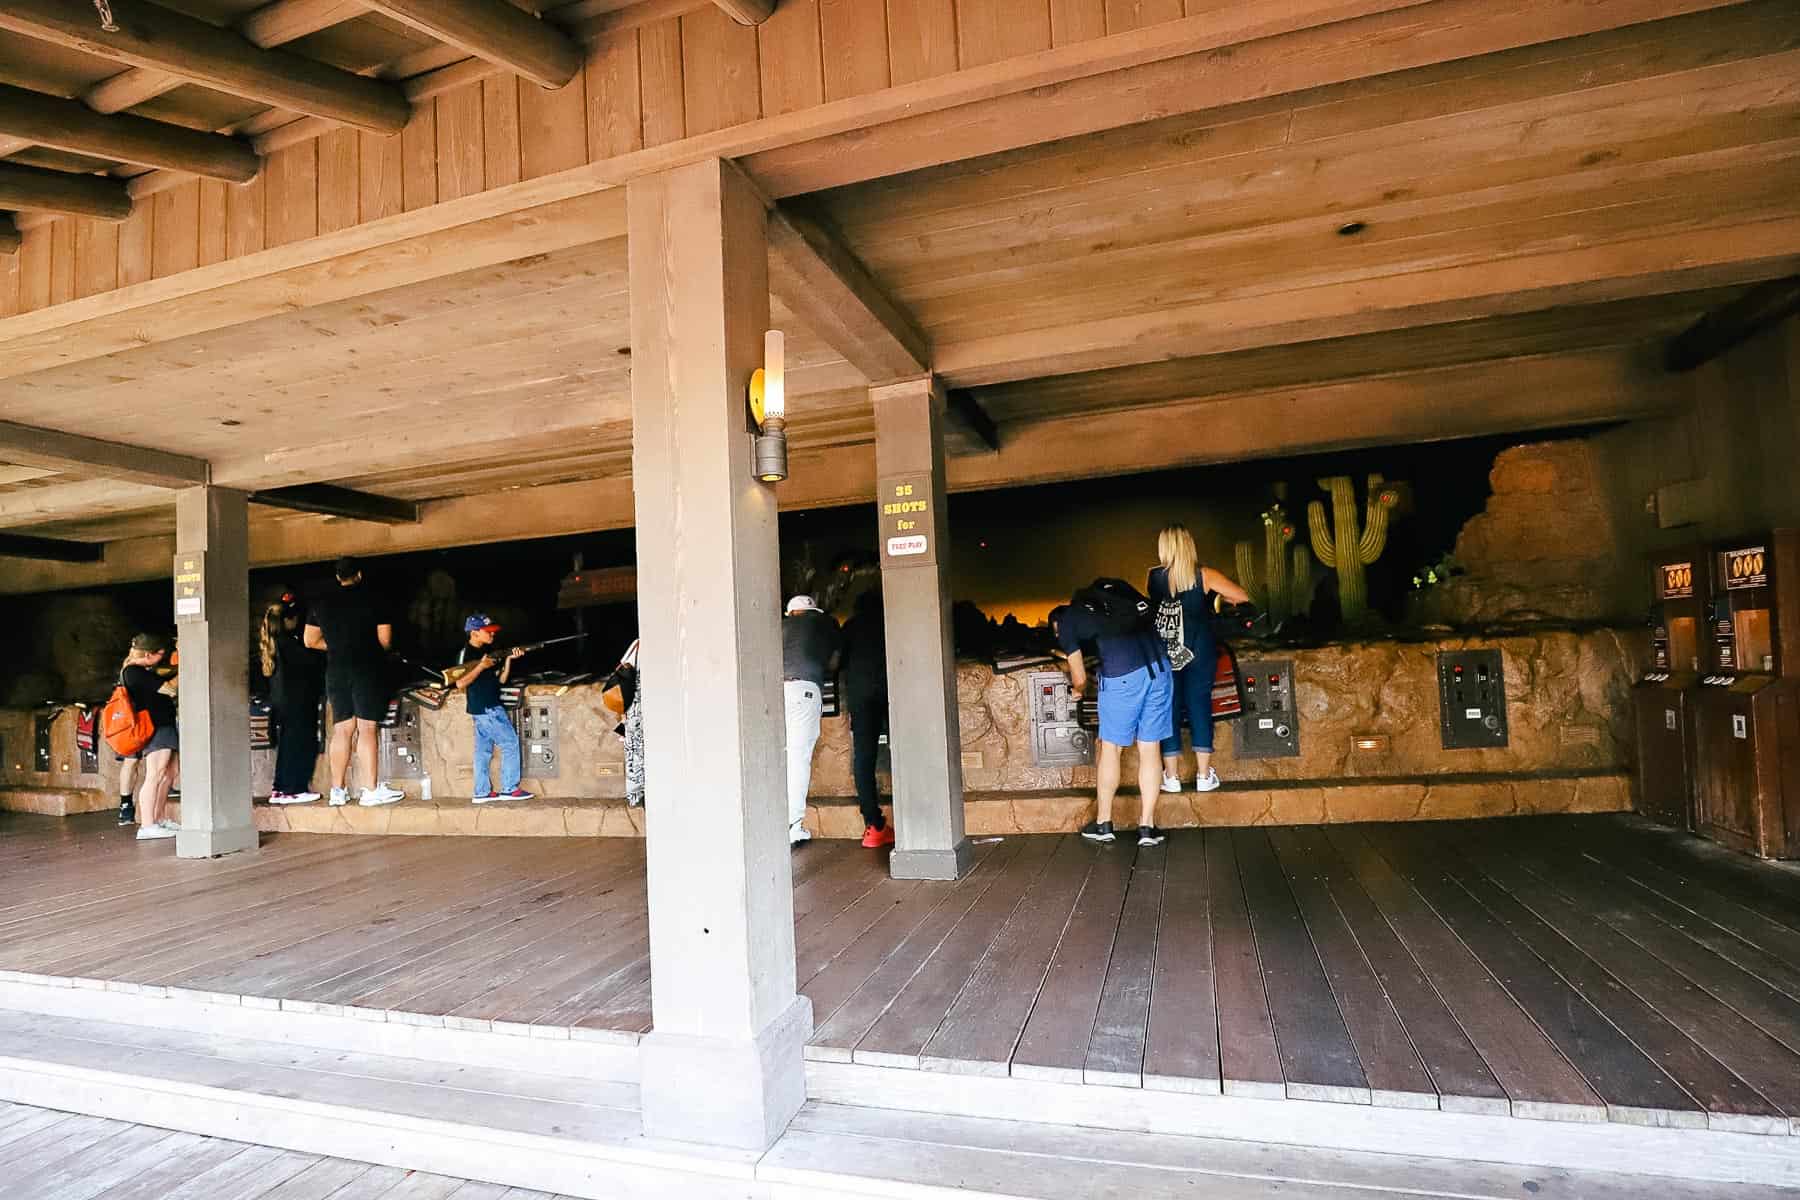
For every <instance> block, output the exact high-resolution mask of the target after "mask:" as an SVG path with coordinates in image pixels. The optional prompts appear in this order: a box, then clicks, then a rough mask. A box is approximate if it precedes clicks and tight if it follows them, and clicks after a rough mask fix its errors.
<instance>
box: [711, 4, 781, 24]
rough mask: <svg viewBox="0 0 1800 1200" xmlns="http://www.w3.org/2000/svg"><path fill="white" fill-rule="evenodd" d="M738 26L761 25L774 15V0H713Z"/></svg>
mask: <svg viewBox="0 0 1800 1200" xmlns="http://www.w3.org/2000/svg"><path fill="white" fill-rule="evenodd" d="M713 3H715V4H717V5H718V6H719V9H720V11H721V12H723V13H724V14H725V15H726V16H728V17H730V18H731V19H732V20H734V21H736V22H737V23H738V24H739V25H761V24H762V23H763V22H764V21H766V20H768V19H769V18H770V17H772V16H774V15H775V0H713Z"/></svg>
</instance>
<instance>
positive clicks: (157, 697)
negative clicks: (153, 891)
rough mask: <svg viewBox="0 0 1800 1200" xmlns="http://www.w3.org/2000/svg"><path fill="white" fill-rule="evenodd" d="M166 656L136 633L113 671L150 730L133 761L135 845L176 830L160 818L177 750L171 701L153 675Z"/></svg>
mask: <svg viewBox="0 0 1800 1200" xmlns="http://www.w3.org/2000/svg"><path fill="white" fill-rule="evenodd" d="M168 656H169V639H168V638H166V637H163V636H162V635H161V634H158V633H140V634H138V635H137V636H136V637H134V638H132V639H131V650H130V652H129V653H127V654H126V655H125V661H124V663H123V664H121V666H120V668H119V682H120V684H122V685H123V686H124V688H125V691H126V694H127V695H129V696H130V697H131V707H132V708H133V709H134V710H135V711H137V712H140V713H148V714H149V716H150V725H151V728H152V730H154V732H153V734H152V735H151V738H150V740H149V741H148V742H146V743H145V744H144V748H143V749H142V750H140V751H139V752H138V759H139V761H140V762H142V763H143V764H144V780H143V782H142V783H141V784H139V785H138V803H137V815H138V831H137V838H138V841H140V842H148V841H153V840H156V839H159V838H172V837H174V836H175V834H176V832H177V831H178V829H179V826H177V825H176V824H175V822H173V821H171V820H168V819H167V818H166V816H165V815H164V814H165V812H166V811H167V807H168V803H169V790H170V789H171V788H172V787H174V786H175V771H176V765H175V764H176V755H177V753H178V752H179V748H180V744H181V743H180V737H179V733H178V731H177V729H176V727H175V701H174V700H173V699H172V698H171V697H170V696H169V694H168V693H167V692H165V691H164V690H163V688H164V687H165V686H166V683H167V681H165V680H164V679H163V678H162V676H160V675H158V674H157V673H156V668H157V667H160V666H162V665H163V662H164V661H165V660H166V659H167V658H168Z"/></svg>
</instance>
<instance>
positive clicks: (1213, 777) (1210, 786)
mask: <svg viewBox="0 0 1800 1200" xmlns="http://www.w3.org/2000/svg"><path fill="white" fill-rule="evenodd" d="M1194 790H1195V791H1196V792H1216V791H1218V790H1219V773H1218V772H1217V771H1215V770H1213V769H1212V768H1211V767H1208V768H1206V774H1205V775H1202V776H1200V777H1199V778H1198V779H1195V780H1194Z"/></svg>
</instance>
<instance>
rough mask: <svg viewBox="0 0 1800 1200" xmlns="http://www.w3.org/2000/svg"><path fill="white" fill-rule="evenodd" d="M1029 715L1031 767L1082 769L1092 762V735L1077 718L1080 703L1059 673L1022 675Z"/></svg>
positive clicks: (1078, 716) (1067, 680) (1044, 672)
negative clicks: (1023, 676)
mask: <svg viewBox="0 0 1800 1200" xmlns="http://www.w3.org/2000/svg"><path fill="white" fill-rule="evenodd" d="M1025 700H1026V703H1027V704H1028V705H1029V706H1030V712H1031V765H1032V766H1034V767H1085V766H1088V765H1090V764H1092V763H1093V761H1094V735H1093V733H1092V732H1091V730H1090V727H1089V726H1088V725H1087V724H1085V723H1084V722H1083V721H1082V719H1081V700H1080V697H1078V696H1076V695H1075V694H1074V692H1073V690H1072V689H1071V688H1070V687H1069V677H1068V676H1067V675H1064V674H1063V673H1062V672H1061V671H1032V672H1031V673H1030V674H1028V675H1026V676H1025Z"/></svg>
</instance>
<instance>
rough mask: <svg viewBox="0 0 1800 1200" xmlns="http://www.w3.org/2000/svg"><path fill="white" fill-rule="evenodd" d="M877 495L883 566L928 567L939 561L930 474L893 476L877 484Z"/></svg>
mask: <svg viewBox="0 0 1800 1200" xmlns="http://www.w3.org/2000/svg"><path fill="white" fill-rule="evenodd" d="M875 494H876V496H877V500H876V506H877V508H876V513H877V528H879V529H880V531H881V565H882V567H884V568H886V567H925V566H931V565H932V564H934V563H936V562H937V539H936V537H935V536H934V534H933V532H932V523H933V514H932V511H931V476H930V475H928V474H924V473H920V474H916V475H891V476H889V477H887V478H886V479H883V480H882V481H881V482H880V484H878V485H877V487H876V492H875Z"/></svg>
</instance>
